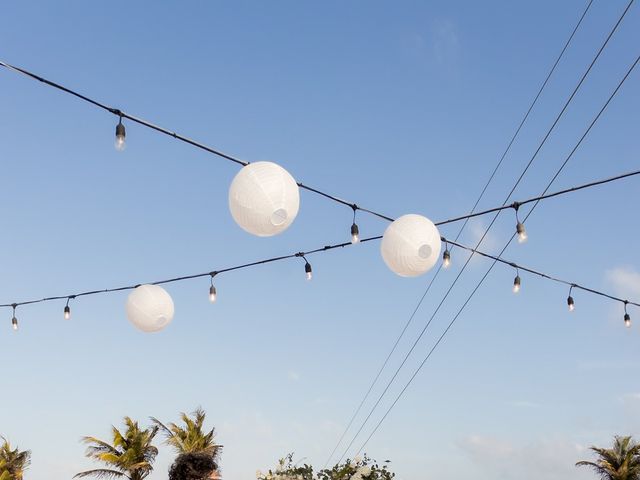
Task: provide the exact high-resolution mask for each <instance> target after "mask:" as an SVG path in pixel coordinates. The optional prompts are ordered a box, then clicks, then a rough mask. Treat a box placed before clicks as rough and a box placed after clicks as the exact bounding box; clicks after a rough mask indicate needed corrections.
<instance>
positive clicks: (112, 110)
mask: <svg viewBox="0 0 640 480" xmlns="http://www.w3.org/2000/svg"><path fill="white" fill-rule="evenodd" d="M0 66H2V67H5V68H7V69H8V70H11V71H13V72H17V73H20V74H22V75H25V76H27V77H29V78H32V79H34V80H37V81H39V82H42V83H44V84H45V85H48V86H50V87H53V88H55V89H57V90H60V91H62V92H65V93H68V94H70V95H73V96H74V97H76V98H79V99H80V100H83V101H85V102H88V103H90V104H91V105H94V106H96V107H98V108H100V109H102V110H104V111H106V112H109V113H111V114H113V115H115V116H117V117H119V118H120V119H123V118H126V119H127V120H130V121H132V122H134V123H137V124H139V125H142V126H144V127H147V128H150V129H152V130H155V131H156V132H159V133H162V134H164V135H167V136H169V137H172V138H174V139H176V140H179V141H181V142H184V143H187V144H189V145H192V146H194V147H196V148H199V149H201V150H204V151H205V152H208V153H212V154H214V155H217V156H218V157H221V158H223V159H225V160H229V161H231V162H233V163H236V164H238V165H242V166H243V167H244V166H247V165H249V162H247V161H245V160H241V159H239V158H237V157H234V156H232V155H229V154H228V153H224V152H222V151H220V150H218V149H216V148H213V147H209V146H208V145H205V144H203V143H200V142H197V141H195V140H192V139H190V138H187V137H185V136H184V135H180V134H178V133H176V132H174V131H171V130H168V129H166V128H164V127H160V126H158V125H155V124H153V123H151V122H149V121H147V120H145V119H143V118H140V117H136V116H134V115H131V114H129V113H126V112H124V111H123V110H120V109H118V108H114V107H110V106H108V105H105V104H103V103H101V102H98V101H97V100H94V99H92V98H89V97H87V96H86V95H82V94H81V93H78V92H76V91H74V90H72V89H70V88H68V87H65V86H63V85H60V84H59V83H56V82H53V81H51V80H48V79H46V78H44V77H41V76H40V75H36V74H35V73H32V72H30V71H28V70H25V69H24V68H20V67H16V66H15V65H11V64H9V63H7V62H3V61H0ZM297 185H298V187H300V188H302V189H304V190H307V191H309V192H312V193H315V194H318V195H320V196H322V197H324V198H327V199H329V200H332V201H334V202H336V203H339V204H341V205H345V206H348V207H349V208H353V209H355V210H361V211H363V212H366V213H369V214H371V215H374V216H376V217H378V218H382V219H384V220H388V221H391V222H392V221H393V218H391V217H389V216H387V215H383V214H381V213H378V212H375V211H373V210H369V209H367V208H363V207H360V206H358V205H356V204H355V203H353V202H348V201H347V200H343V199H341V198H339V197H336V196H334V195H331V194H329V193H326V192H324V191H322V190H319V189H317V188H313V187H310V186H308V185H305V184H304V183H302V182H297Z"/></svg>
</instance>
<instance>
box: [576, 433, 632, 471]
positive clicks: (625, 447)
mask: <svg viewBox="0 0 640 480" xmlns="http://www.w3.org/2000/svg"><path fill="white" fill-rule="evenodd" d="M591 450H592V451H593V452H595V454H596V455H597V457H598V458H597V459H596V461H595V462H589V461H582V462H578V463H576V466H578V467H589V468H591V469H592V470H593V471H594V472H595V473H596V474H597V475H599V476H600V478H601V479H602V480H640V444H639V443H637V442H634V441H633V439H632V438H631V437H615V438H614V441H613V448H599V447H591Z"/></svg>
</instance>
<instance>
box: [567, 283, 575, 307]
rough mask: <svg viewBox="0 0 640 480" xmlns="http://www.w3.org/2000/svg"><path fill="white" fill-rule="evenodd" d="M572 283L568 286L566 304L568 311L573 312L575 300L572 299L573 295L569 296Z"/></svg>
mask: <svg viewBox="0 0 640 480" xmlns="http://www.w3.org/2000/svg"><path fill="white" fill-rule="evenodd" d="M573 287H574V285H571V287H569V296H568V297H567V306H568V307H569V311H570V312H573V311H574V310H575V308H576V305H575V302H574V301H573V297H572V296H571V290H573Z"/></svg>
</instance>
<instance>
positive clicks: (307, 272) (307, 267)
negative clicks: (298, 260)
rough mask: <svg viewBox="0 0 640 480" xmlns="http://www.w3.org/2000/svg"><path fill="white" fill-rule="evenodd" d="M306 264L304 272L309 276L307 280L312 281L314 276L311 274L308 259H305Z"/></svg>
mask: <svg viewBox="0 0 640 480" xmlns="http://www.w3.org/2000/svg"><path fill="white" fill-rule="evenodd" d="M305 262H306V263H305V264H304V272H305V273H306V274H307V280H311V277H312V276H313V275H312V273H311V264H310V263H309V262H307V259H306V258H305Z"/></svg>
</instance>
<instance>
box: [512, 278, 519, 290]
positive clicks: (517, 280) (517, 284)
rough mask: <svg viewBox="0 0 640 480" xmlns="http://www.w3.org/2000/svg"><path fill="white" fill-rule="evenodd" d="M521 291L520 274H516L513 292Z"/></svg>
mask: <svg viewBox="0 0 640 480" xmlns="http://www.w3.org/2000/svg"><path fill="white" fill-rule="evenodd" d="M519 291H520V275H516V278H514V279H513V293H518V292H519Z"/></svg>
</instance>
